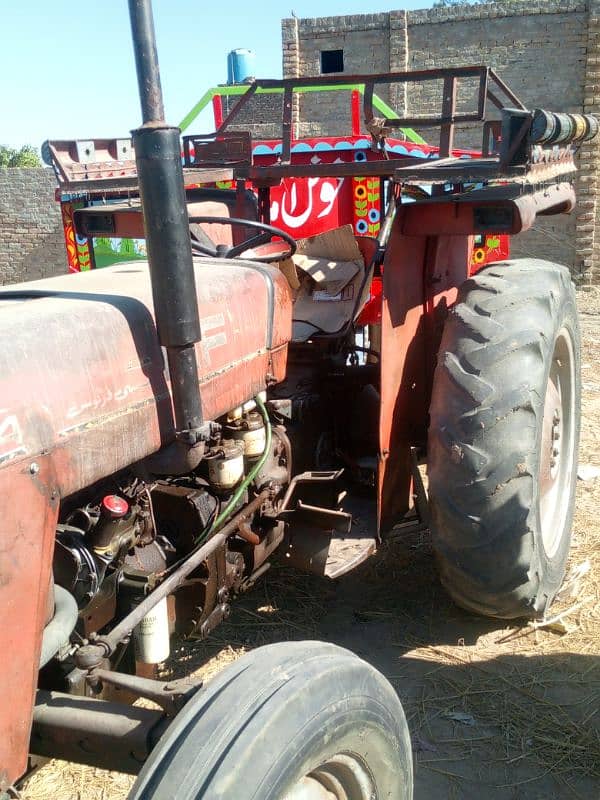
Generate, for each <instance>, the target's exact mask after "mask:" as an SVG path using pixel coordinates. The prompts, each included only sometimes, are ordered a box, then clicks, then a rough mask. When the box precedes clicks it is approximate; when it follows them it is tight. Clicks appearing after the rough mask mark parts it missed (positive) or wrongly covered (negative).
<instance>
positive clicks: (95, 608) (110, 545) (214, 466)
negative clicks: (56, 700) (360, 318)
mask: <svg viewBox="0 0 600 800" xmlns="http://www.w3.org/2000/svg"><path fill="white" fill-rule="evenodd" d="M211 432H212V436H211V440H210V441H209V442H207V445H206V450H205V453H204V457H203V458H202V460H201V461H200V463H199V465H198V467H197V468H196V469H195V470H194V471H193V472H190V473H189V474H186V475H183V476H177V477H160V478H156V477H154V478H153V477H151V476H148V475H147V474H144V469H143V468H142V467H140V469H139V470H138V471H137V474H136V473H135V472H134V471H132V470H128V471H126V472H123V473H121V474H119V475H116V476H113V477H111V478H110V479H107V480H104V481H102V482H101V484H100V485H96V486H94V487H93V489H92V490H86V491H85V492H84V493H78V494H76V495H75V496H73V497H71V498H69V499H68V501H66V502H65V503H63V507H62V509H61V516H60V521H59V524H58V526H57V537H56V547H55V553H54V564H53V573H54V581H55V583H56V584H57V585H59V586H62V587H63V588H64V589H66V590H67V591H69V592H70V593H71V594H72V595H73V596H74V597H75V599H76V601H77V604H78V607H79V621H78V633H79V634H80V635H81V636H82V637H84V638H86V637H88V636H89V635H90V634H91V633H93V632H96V631H100V630H102V629H103V628H104V627H105V626H107V625H109V624H111V623H113V622H114V621H116V620H117V619H118V618H121V617H123V616H125V615H126V614H127V613H128V612H129V611H130V610H131V609H132V608H133V607H134V606H135V605H136V604H138V603H139V602H140V600H141V599H143V597H144V596H145V595H146V594H147V593H148V592H149V591H151V590H152V588H153V587H154V586H155V585H156V584H157V583H158V582H159V581H161V580H162V579H163V578H164V577H166V576H167V575H168V574H169V573H170V572H172V571H173V569H174V568H175V567H176V566H177V565H178V564H179V563H180V562H181V561H182V559H185V558H186V557H187V556H189V555H190V554H191V553H192V552H193V551H194V549H196V548H197V547H198V546H199V545H200V544H202V543H203V542H204V541H206V540H207V538H208V537H209V535H210V531H211V528H212V527H213V526H214V523H215V521H216V520H217V519H218V518H219V517H221V516H223V515H229V514H231V513H233V512H235V511H237V510H239V509H241V508H243V507H244V506H246V505H247V503H248V502H249V500H250V499H251V498H252V497H255V496H256V495H258V494H259V493H260V492H261V490H263V489H264V488H265V487H269V488H270V490H271V492H270V498H271V499H267V500H265V502H264V503H263V504H262V505H261V507H260V509H259V510H258V511H256V512H255V514H254V515H253V516H252V517H251V518H250V519H249V520H248V521H247V522H245V523H243V524H241V525H240V527H239V530H238V531H237V533H236V534H235V535H234V536H232V537H231V538H230V539H229V540H228V543H227V548H226V550H224V551H219V552H218V553H216V554H215V555H214V556H213V557H211V558H209V559H207V561H206V562H204V563H203V564H202V565H200V566H199V567H198V569H197V570H196V571H195V572H193V573H192V574H191V575H190V576H189V577H188V578H187V580H186V581H185V583H184V584H183V585H182V586H181V587H179V589H178V591H177V592H176V593H174V594H173V595H171V596H170V597H169V598H168V600H167V599H165V600H164V601H162V602H161V603H159V604H158V606H156V607H155V608H154V609H153V611H152V612H151V614H148V615H147V617H145V618H144V620H142V622H141V623H140V624H139V625H138V626H137V627H136V629H135V630H134V642H135V658H136V660H137V661H138V662H142V663H144V662H145V663H151V664H154V663H158V662H159V661H163V660H165V659H166V658H167V657H168V655H169V635H170V633H171V632H173V631H177V632H178V633H181V634H183V635H189V634H194V635H196V636H200V637H204V636H206V635H208V633H209V632H210V631H211V630H212V629H213V628H214V627H215V625H217V624H218V623H219V622H220V621H221V620H222V619H224V618H225V617H226V616H227V615H228V613H229V602H228V601H229V598H230V595H231V594H232V593H235V592H239V591H241V590H243V589H244V588H246V587H248V586H250V585H251V584H252V583H253V582H254V580H255V579H256V577H258V575H259V574H261V573H262V572H263V571H264V570H265V569H267V568H268V563H267V559H268V557H269V555H270V554H271V553H272V552H273V550H274V549H275V548H276V547H277V546H278V545H279V544H280V542H281V540H282V538H283V534H284V523H283V522H282V521H279V520H278V519H277V512H278V508H277V507H278V503H279V502H280V500H281V496H282V494H283V492H285V489H286V487H287V486H288V484H289V482H290V471H291V452H290V443H289V440H288V437H287V435H286V433H285V429H284V427H283V426H280V425H271V423H270V422H269V420H268V419H267V420H266V424H265V419H264V418H263V416H262V414H261V413H260V412H259V411H258V410H257V407H256V404H255V403H254V402H253V401H251V402H250V403H246V404H245V405H244V406H240V407H238V408H237V409H234V410H233V411H232V412H231V413H230V414H228V415H226V416H225V417H223V418H222V419H221V420H219V421H218V422H217V423H214V424H212V425H211Z"/></svg>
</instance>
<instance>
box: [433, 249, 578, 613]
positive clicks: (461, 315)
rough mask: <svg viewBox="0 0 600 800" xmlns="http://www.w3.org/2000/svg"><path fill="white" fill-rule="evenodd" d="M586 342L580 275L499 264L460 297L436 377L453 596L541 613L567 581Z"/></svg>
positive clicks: (439, 538)
mask: <svg viewBox="0 0 600 800" xmlns="http://www.w3.org/2000/svg"><path fill="white" fill-rule="evenodd" d="M580 392H581V389H580V342H579V329H578V323H577V311H576V306H575V293H574V290H573V285H572V282H571V279H570V275H569V271H568V270H567V269H566V268H564V267H560V266H558V265H556V264H552V263H549V262H546V261H538V260H535V259H526V260H518V261H510V262H506V263H502V264H492V265H490V266H489V267H487V268H485V269H483V270H481V272H479V273H478V274H477V275H476V276H474V277H473V278H470V279H469V280H467V281H466V282H465V283H464V284H463V286H462V287H461V288H460V290H459V294H458V299H457V302H456V304H455V305H454V306H453V308H452V310H451V312H450V314H449V316H448V319H447V321H446V325H445V328H444V335H443V338H442V344H441V347H440V352H439V356H438V365H437V368H436V372H435V377H434V386H433V394H432V401H431V409H430V429H429V445H428V459H429V465H428V469H429V492H430V500H431V516H432V535H433V543H434V547H435V550H436V554H437V558H438V562H439V565H440V572H441V579H442V582H443V584H444V586H445V587H446V588H447V590H448V591H449V593H450V594H451V595H452V597H453V598H454V600H455V601H456V602H457V603H458V604H459V605H461V606H463V607H464V608H466V609H468V610H471V611H475V612H477V613H480V614H483V615H486V616H491V617H501V618H514V617H534V618H535V617H541V616H543V615H544V613H545V611H546V609H547V608H548V606H549V605H550V603H551V602H552V600H553V598H554V596H555V594H556V592H557V591H558V589H559V587H560V585H561V582H562V580H563V577H564V572H565V566H566V561H567V556H568V551H569V545H570V539H571V525H572V520H573V510H574V500H575V482H576V468H577V447H578V441H579V427H580Z"/></svg>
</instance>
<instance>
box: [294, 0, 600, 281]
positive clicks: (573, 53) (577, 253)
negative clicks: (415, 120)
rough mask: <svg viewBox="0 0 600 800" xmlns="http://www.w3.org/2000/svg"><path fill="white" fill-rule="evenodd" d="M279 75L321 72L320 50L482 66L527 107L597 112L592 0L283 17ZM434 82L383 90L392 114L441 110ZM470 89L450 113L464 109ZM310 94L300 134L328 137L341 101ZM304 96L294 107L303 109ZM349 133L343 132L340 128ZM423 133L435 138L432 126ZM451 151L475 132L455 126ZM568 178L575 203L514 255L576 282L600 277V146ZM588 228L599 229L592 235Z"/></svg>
mask: <svg viewBox="0 0 600 800" xmlns="http://www.w3.org/2000/svg"><path fill="white" fill-rule="evenodd" d="M282 45H283V72H284V77H302V76H309V75H310V76H313V75H319V74H321V69H320V68H321V52H322V51H323V50H343V53H344V72H345V73H360V72H363V73H368V72H387V71H403V70H406V69H410V70H418V69H432V68H436V67H452V66H464V65H469V64H485V65H488V66H490V67H493V68H494V70H495V71H496V72H497V74H498V75H499V77H500V78H501V79H502V80H504V81H505V82H506V83H507V84H508V85H509V86H510V87H511V89H512V90H513V91H514V92H515V93H516V94H517V95H518V97H519V98H520V99H521V100H522V101H523V103H524V104H525V105H526V106H527V107H531V108H534V107H542V108H547V109H550V110H552V111H566V112H573V111H585V112H588V113H596V114H598V113H600V0H533V2H530V0H513V1H512V2H504V3H502V2H501V3H489V4H484V5H470V6H469V5H465V6H453V7H446V8H432V9H427V10H422V11H403V10H398V11H391V12H386V13H380V14H360V15H352V16H341V17H321V18H316V19H296V18H294V19H286V20H283V22H282ZM440 97H441V83H440V84H435V83H433V82H432V83H428V84H424V85H421V86H417V85H416V84H412V85H411V84H408V85H406V86H400V85H399V86H397V87H395V88H393V87H392V88H391V89H390V94H389V97H388V96H386V97H385V99H386V100H387V99H389V101H390V102H391V103H392V105H393V106H394V107H395V109H396V111H397V112H398V114H399V115H410V116H415V115H419V114H420V115H425V114H427V113H431V112H433V113H439V110H440ZM472 100H473V93H472V92H469V87H468V85H466V84H465V85H463V88H462V93H461V92H460V91H459V98H458V110H467V109H468V108H469V106H470V107H472ZM341 102H342V101H338V102H337V103H333V102H332V101H331V99H330V98H326V100H325V101H321V102H320V104H319V105H318V104H317V101H315V100H313V99H312V98H311V103H312V104H313V105H312V107H311V109H310V110H311V111H312V112H313V117H314V116H316V117H317V119H313V121H312V122H311V123H310V124H309V125H307V126H303V125H302V124H300V125H298V126H297V132H298V134H299V135H301V136H302V135H304V136H306V135H319V134H320V135H336V134H337V133H340V132H341V130H340V127H341V126H340V121H341V120H343V121H344V123H345V122H346V119H347V115H348V111H347V108H348V105H349V104H348V100H347V99H345V100H344V101H343V102H344V103H345V107H344V108H342V105H341ZM302 103H303V101H300V103H297V105H298V111H299V112H300V114H301V117H302V112H303V111H304V108H303V104H302ZM345 132H347V128H346V131H345ZM423 135H424V137H425V138H426V139H427V140H428V141H431V142H432V143H433V144H437V141H436V140H435V137H434V136H433V133H432V132H431V131H427V130H425V131H424V133H423ZM455 144H456V146H457V147H461V146H462V147H479V146H480V145H481V135H480V129H478V131H477V134H476V132H475V129H474V128H473V127H472V126H471V127H465V128H463V129H460V130H458V131H457V137H456V142H455ZM578 166H579V172H578V174H577V177H576V178H575V183H576V189H577V193H578V200H579V204H578V208H577V210H576V211H575V212H574V213H573V214H571V215H568V216H562V215H561V216H559V217H548V218H545V219H541V220H538V222H536V225H535V228H534V229H533V230H532V231H528V232H527V233H525V234H522V235H520V236H518V237H516V238H515V240H514V242H513V254H514V255H517V256H537V257H542V258H550V259H552V260H554V261H560V262H562V263H565V264H568V265H569V266H570V268H571V270H572V272H573V276H574V278H575V279H576V280H577V281H579V282H580V283H600V227H598V226H599V225H600V207H599V204H598V200H597V192H598V189H599V188H600V187H599V185H598V172H599V170H600V142H596V141H594V142H591V143H589V144H587V145H585V146H583V147H582V148H581V150H580V153H579V155H578ZM596 231H599V233H598V234H597V233H596Z"/></svg>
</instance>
